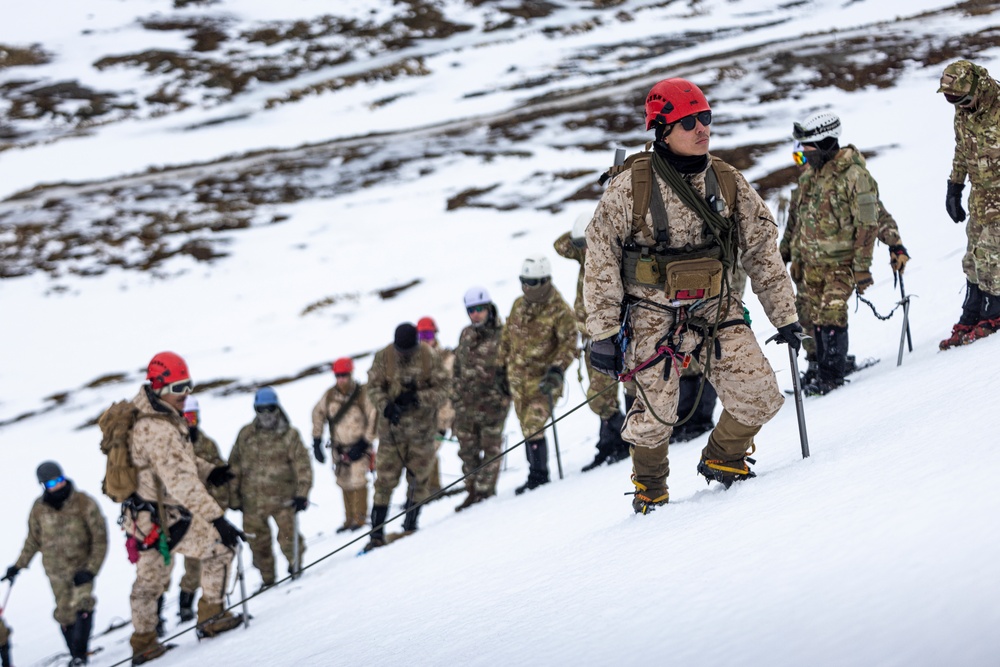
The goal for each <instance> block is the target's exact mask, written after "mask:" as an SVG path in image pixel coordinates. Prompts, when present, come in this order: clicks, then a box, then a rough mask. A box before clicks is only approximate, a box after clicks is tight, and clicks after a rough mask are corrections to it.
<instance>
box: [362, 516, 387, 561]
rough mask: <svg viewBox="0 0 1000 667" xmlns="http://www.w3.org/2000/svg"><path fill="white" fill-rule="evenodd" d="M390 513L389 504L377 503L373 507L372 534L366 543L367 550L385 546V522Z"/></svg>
mask: <svg viewBox="0 0 1000 667" xmlns="http://www.w3.org/2000/svg"><path fill="white" fill-rule="evenodd" d="M388 515H389V506H388V505H375V506H373V507H372V528H373V529H374V530H372V534H371V536H370V537H369V539H368V544H366V545H365V549H364V550H365V552H368V551H371V550H372V549H377V548H379V547H384V546H385V528H384V527H383V526H382V524H383V523H385V518H386V516H388Z"/></svg>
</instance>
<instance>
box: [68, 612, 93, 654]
mask: <svg viewBox="0 0 1000 667" xmlns="http://www.w3.org/2000/svg"><path fill="white" fill-rule="evenodd" d="M93 627H94V614H93V612H90V611H78V612H76V623H74V624H73V626H72V639H73V646H72V647H71V648H70V650H69V653H70V655H72V656H73V662H71V663H70V664H71V665H86V664H87V653H89V652H90V648H89V645H90V631H91V630H92V629H93Z"/></svg>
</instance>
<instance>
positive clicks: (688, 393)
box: [670, 375, 719, 442]
mask: <svg viewBox="0 0 1000 667" xmlns="http://www.w3.org/2000/svg"><path fill="white" fill-rule="evenodd" d="M702 377H704V376H702V375H691V376H687V377H681V381H680V397H679V398H678V400H677V419H678V420H681V419H684V418H685V417H687V416H688V413H689V412H691V410H692V408H694V414H693V415H691V419H689V420H688V421H687V422H685V423H683V424H681V425H680V426H678V427H677V428H675V429H674V432H673V433H672V434H671V436H670V442H687V441H688V440H694V439H695V438H697V437H698V436H700V435H703V434H705V433H708V432H709V431H711V430H712V429H713V428H715V422H714V421H712V413H713V412H715V402H716V400H718V398H719V395H718V394H717V393H716V392H715V387H713V386H712V383H711V382H709V381H708V380H706V381H705V388H704V389H703V390H702V392H701V399H700V400H699V401H698V406H697V408H695V403H694V399H695V398H696V397H697V396H698V388H699V386H700V385H701V380H702Z"/></svg>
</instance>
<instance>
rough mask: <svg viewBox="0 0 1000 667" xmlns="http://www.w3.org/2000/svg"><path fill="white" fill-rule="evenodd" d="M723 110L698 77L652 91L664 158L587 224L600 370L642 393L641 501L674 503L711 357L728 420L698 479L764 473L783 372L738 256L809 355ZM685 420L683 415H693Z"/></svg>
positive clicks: (638, 406)
mask: <svg viewBox="0 0 1000 667" xmlns="http://www.w3.org/2000/svg"><path fill="white" fill-rule="evenodd" d="M711 125H712V109H711V107H710V106H709V104H708V100H706V99H705V95H704V94H703V93H702V91H701V90H700V89H699V88H698V86H696V85H694V84H693V83H691V82H690V81H687V80H685V79H667V80H665V81H660V82H659V83H657V84H656V85H655V86H653V88H652V90H650V91H649V95H648V96H647V97H646V129H647V130H653V131H654V141H653V143H652V150H651V151H645V152H642V153H639V154H638V155H635V156H632V157H630V158H629V159H628V160H626V162H625V164H624V165H622V166H619V167H615V168H613V169H612V170H611V171H610V172H609V176H610V177H611V182H610V184H609V185H608V187H607V189H606V190H605V192H604V195H603V197H602V198H601V201H600V204H599V205H598V207H597V211H596V212H595V214H594V219H593V222H591V224H590V225H589V226H588V227H587V233H586V235H587V258H586V265H585V267H586V268H585V278H584V300H585V303H586V310H587V330H588V333H589V335H590V337H591V339H592V341H593V342H592V343H591V362H592V364H593V366H594V368H595V369H598V370H600V371H602V372H605V373H607V374H609V375H612V376H613V377H618V378H619V379H624V377H627V375H628V374H629V373H630V372H634V373H635V375H634V379H635V382H636V383H637V387H638V397H637V399H636V401H635V403H634V404H633V405H632V408H631V409H630V410H629V412H628V414H627V415H626V418H625V426H624V428H623V429H622V436H623V438H624V439H625V440H626V441H627V442H629V443H631V445H632V470H633V473H632V483H633V484H634V485H635V494H634V496H633V500H632V507H633V509H634V510H635V512H636V513H639V514H647V513H648V512H649V511H651V510H652V509H654V508H655V507H657V506H659V505H663V504H665V503H667V502H668V500H669V497H670V495H669V492H668V490H667V475H668V474H669V471H670V468H669V463H668V459H667V443H668V442H669V441H670V434H671V431H672V428H673V426H674V423H675V422H676V421H677V416H676V415H677V400H678V388H679V382H678V376H679V371H680V367H681V366H683V365H685V364H686V363H687V362H688V361H689V360H690V358H692V357H697V358H698V359H699V361H701V363H702V364H703V365H704V368H705V377H706V378H707V379H708V380H710V381H711V383H712V385H713V386H714V387H715V389H716V390H717V391H718V394H719V399H720V400H721V402H722V407H723V412H722V416H721V417H720V418H719V420H718V424H717V425H716V427H715V429H714V430H713V431H712V432H711V434H710V435H709V437H708V444H707V445H706V446H705V448H704V449H703V450H702V456H701V461H700V463H699V464H698V472H699V473H700V474H702V475H703V476H704V477H705V478H706V479H707V480H708V481H709V482H711V481H716V482H720V483H722V484H724V485H725V486H726V487H727V488H728V487H729V486H730V485H731V484H733V482H735V481H740V480H745V479H748V478H750V477H753V476H754V473H753V472H752V471H751V470H750V467H749V465H748V463H753V462H754V461H753V459H751V458H749V456H750V455H751V454H752V452H753V451H754V449H755V446H756V445H755V443H754V436H755V435H756V434H757V433H758V431H760V429H761V427H762V426H763V425H764V424H766V423H767V422H768V421H769V420H770V419H771V418H772V417H774V415H775V414H777V412H778V410H779V409H780V408H781V405H782V403H783V402H784V397H783V396H782V393H781V391H780V390H779V389H778V383H777V381H776V379H775V375H774V371H773V370H772V369H771V365H770V364H769V363H768V361H767V359H766V358H765V357H764V354H763V352H762V351H761V348H760V345H759V344H758V343H757V339H756V336H755V335H754V333H753V331H751V330H750V324H749V319H748V318H745V317H744V310H743V302H742V300H741V296H740V294H739V293H738V292H737V291H736V290H733V289H731V287H730V286H731V284H732V282H733V269H734V267H735V265H736V262H737V258H739V260H740V261H741V262H742V265H743V268H744V269H746V273H747V275H748V277H749V278H750V283H751V285H752V286H753V291H754V293H755V294H757V296H758V298H759V299H760V302H761V305H763V307H764V311H765V314H766V315H767V318H768V319H769V320H770V322H771V324H772V325H773V326H774V327H776V328H777V329H778V335H779V337H780V339H781V340H782V341H784V342H786V343H788V344H789V345H792V346H793V347H794V348H795V349H796V350H797V349H798V347H799V345H800V342H799V338H798V337H797V336H796V334H798V333H801V331H802V327H800V326H799V324H798V322H797V315H796V311H795V300H794V296H793V293H792V283H791V279H790V278H789V276H788V274H787V273H786V272H785V265H784V264H783V263H782V261H781V257H780V256H779V254H778V243H777V241H778V230H777V226H776V225H775V223H774V217H773V216H772V214H771V211H769V210H768V208H767V205H766V204H764V202H763V200H761V198H760V196H759V195H758V194H757V192H756V191H755V190H754V189H753V187H751V185H750V184H749V183H747V181H746V179H745V178H743V175H742V174H740V173H739V172H738V171H737V170H736V169H735V168H734V167H732V166H730V165H728V164H726V163H725V162H723V161H722V160H720V159H718V158H716V157H713V156H712V155H711V154H710V153H709V140H710V137H711ZM682 418H683V415H682Z"/></svg>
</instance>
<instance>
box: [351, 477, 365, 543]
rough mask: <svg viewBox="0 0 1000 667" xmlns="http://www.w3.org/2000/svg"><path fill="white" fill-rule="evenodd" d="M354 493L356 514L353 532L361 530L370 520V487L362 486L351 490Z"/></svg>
mask: <svg viewBox="0 0 1000 667" xmlns="http://www.w3.org/2000/svg"><path fill="white" fill-rule="evenodd" d="M351 493H352V494H353V495H354V516H353V524H354V525H353V526H352V527H351V532H354V531H355V530H360V529H362V528H364V527H365V523H367V522H368V488H367V487H364V486H363V487H361V488H360V489H354V491H352V492H351Z"/></svg>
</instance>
